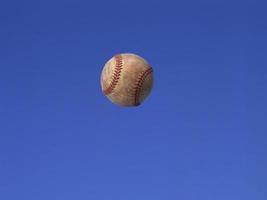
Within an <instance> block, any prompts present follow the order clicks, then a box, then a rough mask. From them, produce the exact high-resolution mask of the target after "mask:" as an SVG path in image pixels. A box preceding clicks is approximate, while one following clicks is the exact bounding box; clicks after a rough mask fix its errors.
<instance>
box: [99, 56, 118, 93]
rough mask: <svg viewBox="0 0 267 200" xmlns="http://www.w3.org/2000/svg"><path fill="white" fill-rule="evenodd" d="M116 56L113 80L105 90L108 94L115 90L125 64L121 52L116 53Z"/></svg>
mask: <svg viewBox="0 0 267 200" xmlns="http://www.w3.org/2000/svg"><path fill="white" fill-rule="evenodd" d="M114 58H115V62H116V64H115V71H114V73H113V75H112V80H111V83H110V85H109V87H108V88H107V89H105V90H104V94H105V95H108V94H110V93H112V92H113V90H114V88H115V87H116V85H117V84H118V82H119V79H120V76H121V70H122V65H123V63H122V56H121V54H118V55H115V56H114Z"/></svg>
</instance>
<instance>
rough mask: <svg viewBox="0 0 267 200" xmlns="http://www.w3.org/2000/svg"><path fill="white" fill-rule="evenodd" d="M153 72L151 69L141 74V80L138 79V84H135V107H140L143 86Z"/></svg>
mask: <svg viewBox="0 0 267 200" xmlns="http://www.w3.org/2000/svg"><path fill="white" fill-rule="evenodd" d="M152 72H153V69H152V68H151V67H150V68H148V69H147V70H145V71H144V72H143V73H141V74H140V76H139V78H138V79H137V82H136V84H135V93H134V105H135V106H138V105H140V102H139V96H140V92H141V88H142V86H143V83H144V81H145V80H146V77H147V76H148V75H149V74H151V73H152Z"/></svg>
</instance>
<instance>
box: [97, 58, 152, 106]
mask: <svg viewBox="0 0 267 200" xmlns="http://www.w3.org/2000/svg"><path fill="white" fill-rule="evenodd" d="M100 83H101V89H102V92H103V94H104V95H105V96H106V97H107V98H108V99H109V100H110V101H111V102H113V103H114V104H117V105H120V106H126V107H134V106H139V105H140V104H141V103H142V102H143V101H144V100H145V99H146V98H147V97H148V96H149V94H150V93H151V90H152V87H153V69H152V67H151V66H150V65H149V64H148V62H147V61H146V60H145V59H144V58H142V57H141V56H138V55H136V54H133V53H122V54H117V55H115V56H113V57H112V58H110V59H109V60H108V61H107V62H106V63H105V65H104V67H103V70H102V73H101V78H100Z"/></svg>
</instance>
